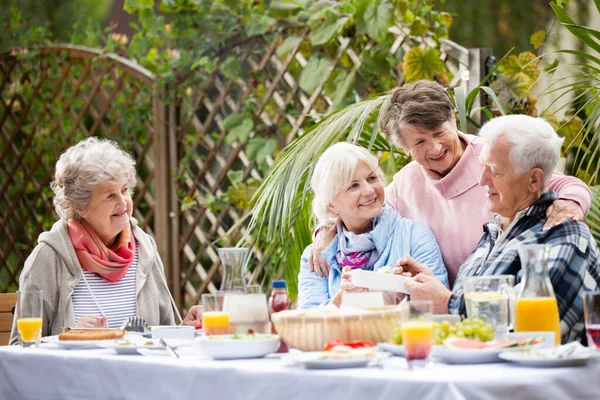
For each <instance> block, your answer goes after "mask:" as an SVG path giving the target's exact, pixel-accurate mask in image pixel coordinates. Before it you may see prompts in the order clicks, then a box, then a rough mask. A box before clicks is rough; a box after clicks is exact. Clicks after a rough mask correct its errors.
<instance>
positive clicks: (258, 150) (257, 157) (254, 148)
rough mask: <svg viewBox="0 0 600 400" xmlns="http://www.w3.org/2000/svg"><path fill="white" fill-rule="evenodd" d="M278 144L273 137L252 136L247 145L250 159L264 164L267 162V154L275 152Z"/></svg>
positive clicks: (247, 153)
mask: <svg viewBox="0 0 600 400" xmlns="http://www.w3.org/2000/svg"><path fill="white" fill-rule="evenodd" d="M276 144H277V142H276V141H275V139H273V138H271V139H266V138H260V137H259V138H252V139H250V140H249V141H248V144H247V145H246V149H245V150H246V156H248V159H249V160H251V161H256V163H257V164H259V165H263V164H265V163H266V158H267V156H271V155H273V153H274V152H275V146H276Z"/></svg>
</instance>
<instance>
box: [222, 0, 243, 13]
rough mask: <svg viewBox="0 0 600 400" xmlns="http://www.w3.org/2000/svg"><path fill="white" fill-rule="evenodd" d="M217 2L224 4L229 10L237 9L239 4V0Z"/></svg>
mask: <svg viewBox="0 0 600 400" xmlns="http://www.w3.org/2000/svg"><path fill="white" fill-rule="evenodd" d="M219 2H220V3H223V4H225V6H227V8H228V9H229V11H233V12H235V11H237V9H238V8H239V6H240V0H221V1H219Z"/></svg>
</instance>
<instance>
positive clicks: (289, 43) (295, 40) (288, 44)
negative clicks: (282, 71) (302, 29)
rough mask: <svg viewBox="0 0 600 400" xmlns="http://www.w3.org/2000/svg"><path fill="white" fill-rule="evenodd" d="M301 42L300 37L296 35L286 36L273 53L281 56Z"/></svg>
mask: <svg viewBox="0 0 600 400" xmlns="http://www.w3.org/2000/svg"><path fill="white" fill-rule="evenodd" d="M300 42H302V38H300V37H298V36H288V37H287V38H286V39H285V40H284V41H283V43H281V45H279V47H278V48H277V51H276V52H275V54H276V55H277V57H279V58H281V57H283V56H285V55H286V54H289V53H291V52H292V51H293V50H294V49H295V48H296V47H297V46H298V45H299V44H300Z"/></svg>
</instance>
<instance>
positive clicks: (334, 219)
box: [298, 143, 448, 308]
mask: <svg viewBox="0 0 600 400" xmlns="http://www.w3.org/2000/svg"><path fill="white" fill-rule="evenodd" d="M311 187H312V190H313V192H314V200H313V214H314V215H315V217H316V219H317V220H318V222H319V223H320V224H322V225H334V226H336V232H337V233H336V235H335V237H334V239H333V241H332V242H331V243H330V245H329V246H328V247H327V248H325V250H324V251H323V252H322V255H323V257H324V259H325V260H326V261H327V263H329V265H330V266H331V269H330V271H329V274H328V275H326V276H323V277H321V276H319V275H318V274H317V273H316V272H314V271H312V272H311V271H310V270H309V265H308V256H309V254H310V252H311V249H312V245H310V246H308V247H307V248H306V249H305V251H304V254H303V255H302V260H301V270H300V274H299V276H298V287H299V299H298V308H311V307H317V306H323V305H327V304H328V303H333V304H335V305H339V304H340V302H341V296H342V294H343V293H344V292H346V291H360V290H364V289H361V288H356V287H354V285H352V282H351V281H350V275H349V272H350V271H351V270H352V269H355V268H360V269H364V270H370V271H376V270H378V269H379V268H381V267H384V266H388V265H395V264H396V263H397V262H398V260H400V259H403V258H405V257H406V255H409V257H412V258H414V259H415V260H418V261H419V262H420V263H423V264H425V265H429V266H432V270H433V271H434V274H435V276H436V277H437V278H438V279H439V280H440V282H442V283H443V284H444V285H445V286H446V287H447V286H448V275H447V273H446V268H445V266H444V264H443V262H442V256H441V254H440V249H439V247H438V245H437V242H436V240H435V237H434V236H433V233H432V232H431V230H430V229H429V228H428V227H427V226H426V225H424V224H422V223H419V222H415V221H411V220H408V219H406V218H402V217H400V216H399V215H398V214H396V212H395V211H393V210H392V209H391V208H390V207H389V206H387V205H385V204H384V203H385V191H384V184H383V181H382V174H381V171H380V169H379V166H378V160H377V158H376V157H375V156H373V155H372V154H371V153H369V152H368V151H367V150H366V149H364V148H362V147H359V146H355V145H353V144H349V143H337V144H335V145H333V146H331V147H330V148H329V149H327V150H326V151H325V152H324V153H323V155H322V156H321V158H319V161H318V162H317V165H316V166H315V170H314V172H313V176H312V179H311Z"/></svg>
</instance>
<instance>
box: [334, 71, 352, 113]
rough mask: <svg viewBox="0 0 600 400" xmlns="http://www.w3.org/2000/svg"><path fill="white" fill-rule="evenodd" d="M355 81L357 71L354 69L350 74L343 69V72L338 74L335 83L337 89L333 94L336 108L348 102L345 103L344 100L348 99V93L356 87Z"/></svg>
mask: <svg viewBox="0 0 600 400" xmlns="http://www.w3.org/2000/svg"><path fill="white" fill-rule="evenodd" d="M355 83H356V72H355V71H352V72H350V73H349V74H347V73H346V71H342V73H340V74H338V76H337V77H336V79H334V83H333V85H334V87H335V90H334V91H333V93H332V94H331V99H332V100H333V107H334V108H340V107H341V106H344V105H346V104H347V103H346V104H344V100H345V99H346V95H347V94H348V93H349V92H350V91H351V90H352V88H354V85H355Z"/></svg>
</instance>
